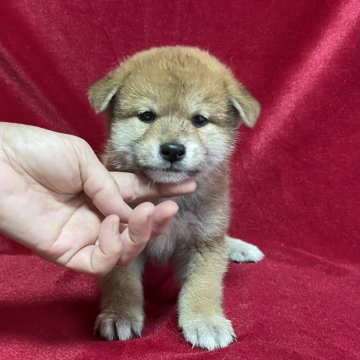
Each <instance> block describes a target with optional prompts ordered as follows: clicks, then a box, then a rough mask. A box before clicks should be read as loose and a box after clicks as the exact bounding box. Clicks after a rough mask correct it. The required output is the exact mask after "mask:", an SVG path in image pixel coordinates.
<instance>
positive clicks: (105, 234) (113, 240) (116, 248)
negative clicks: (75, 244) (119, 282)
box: [65, 215, 123, 275]
mask: <svg viewBox="0 0 360 360" xmlns="http://www.w3.org/2000/svg"><path fill="white" fill-rule="evenodd" d="M119 223H120V220H119V217H118V216H116V215H110V216H108V217H106V218H105V219H104V220H103V222H102V223H101V225H100V230H99V235H98V238H97V241H96V243H95V245H94V244H92V245H88V246H86V247H84V248H82V249H80V250H79V251H78V252H77V253H76V254H74V255H73V256H72V258H71V259H70V261H69V262H68V263H66V264H65V266H66V267H67V268H70V269H73V270H76V271H80V272H86V273H91V274H94V275H105V274H107V273H108V272H109V271H110V270H111V269H112V268H113V267H114V266H115V264H116V263H117V261H118V259H119V256H120V254H121V252H122V248H123V244H122V239H121V235H120V232H119Z"/></svg>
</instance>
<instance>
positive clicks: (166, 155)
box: [160, 142, 185, 163]
mask: <svg viewBox="0 0 360 360" xmlns="http://www.w3.org/2000/svg"><path fill="white" fill-rule="evenodd" d="M160 155H161V157H162V158H163V159H165V160H167V161H170V162H171V163H173V162H175V161H180V160H181V159H182V158H183V157H184V156H185V146H184V145H182V144H178V143H173V142H168V143H165V144H162V145H160Z"/></svg>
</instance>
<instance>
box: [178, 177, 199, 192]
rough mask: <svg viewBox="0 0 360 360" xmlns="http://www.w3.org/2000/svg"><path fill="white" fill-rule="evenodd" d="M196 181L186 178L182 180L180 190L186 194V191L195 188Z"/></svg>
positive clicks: (191, 190)
mask: <svg viewBox="0 0 360 360" xmlns="http://www.w3.org/2000/svg"><path fill="white" fill-rule="evenodd" d="M196 186H197V184H196V182H195V181H194V180H192V179H190V180H186V181H185V182H183V183H182V184H181V191H182V192H183V193H184V194H186V193H191V192H193V191H194V190H195V189H196Z"/></svg>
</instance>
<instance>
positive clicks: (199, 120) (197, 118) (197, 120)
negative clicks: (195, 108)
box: [191, 115, 209, 127]
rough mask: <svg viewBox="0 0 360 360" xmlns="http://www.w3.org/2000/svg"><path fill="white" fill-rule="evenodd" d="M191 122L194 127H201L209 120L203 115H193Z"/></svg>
mask: <svg viewBox="0 0 360 360" xmlns="http://www.w3.org/2000/svg"><path fill="white" fill-rule="evenodd" d="M191 122H192V123H193V125H194V126H196V127H203V126H205V125H206V124H207V123H208V122H209V120H208V119H207V118H206V117H205V116H203V115H194V116H193V117H192V119H191Z"/></svg>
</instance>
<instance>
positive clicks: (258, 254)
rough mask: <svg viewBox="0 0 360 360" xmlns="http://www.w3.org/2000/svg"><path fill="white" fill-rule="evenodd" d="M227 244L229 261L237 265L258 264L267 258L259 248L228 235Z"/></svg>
mask: <svg viewBox="0 0 360 360" xmlns="http://www.w3.org/2000/svg"><path fill="white" fill-rule="evenodd" d="M225 244H226V246H227V249H228V256H229V259H230V260H231V261H234V262H237V263H242V262H258V261H260V260H262V259H263V257H264V256H265V255H264V254H263V253H262V251H261V250H260V249H259V248H258V247H257V246H255V245H252V244H249V243H247V242H245V241H243V240H240V239H236V238H233V237H230V236H228V235H226V236H225Z"/></svg>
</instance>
